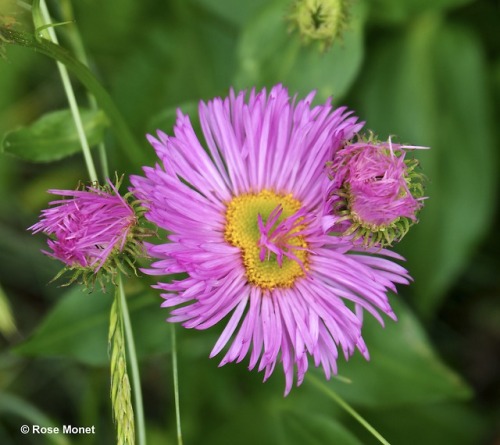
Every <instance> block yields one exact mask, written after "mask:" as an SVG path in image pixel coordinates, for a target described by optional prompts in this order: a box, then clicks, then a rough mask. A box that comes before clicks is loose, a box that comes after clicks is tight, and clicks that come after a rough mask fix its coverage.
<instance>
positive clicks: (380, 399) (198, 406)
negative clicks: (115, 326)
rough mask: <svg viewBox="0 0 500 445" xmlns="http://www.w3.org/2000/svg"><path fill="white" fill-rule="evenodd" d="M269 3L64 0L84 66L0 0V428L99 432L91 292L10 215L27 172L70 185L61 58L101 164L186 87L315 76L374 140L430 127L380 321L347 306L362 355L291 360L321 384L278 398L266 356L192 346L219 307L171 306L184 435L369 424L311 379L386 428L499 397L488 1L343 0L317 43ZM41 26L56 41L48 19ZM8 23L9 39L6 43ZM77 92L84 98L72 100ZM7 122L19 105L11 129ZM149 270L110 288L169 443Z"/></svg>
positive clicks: (170, 409) (102, 316)
mask: <svg viewBox="0 0 500 445" xmlns="http://www.w3.org/2000/svg"><path fill="white" fill-rule="evenodd" d="M67 1H69V0H64V1H61V2H60V5H61V9H60V10H58V9H57V8H54V5H53V4H52V5H51V4H49V7H50V8H51V12H52V13H53V15H54V17H53V19H54V21H55V22H64V21H66V20H68V17H66V16H65V5H66V6H67ZM4 3H5V2H2V0H0V4H1V5H2V6H3V5H4ZM290 3H291V0H290V1H288V0H272V1H266V0H258V1H251V0H245V1H243V0H242V1H237V2H234V1H231V0H220V1H219V0H189V1H186V0H175V1H171V2H157V1H155V0H145V1H143V2H136V1H134V0H108V1H106V2H102V4H100V5H99V7H97V6H96V5H95V3H94V2H91V1H81V2H73V7H74V8H75V14H74V17H75V19H76V21H75V24H73V25H70V26H78V28H79V30H80V32H81V36H82V40H83V43H84V45H85V48H86V49H87V51H88V55H89V59H90V66H91V69H87V68H86V67H85V66H83V65H82V64H80V63H79V62H77V57H75V55H73V54H72V53H71V52H70V51H66V50H64V49H62V48H61V47H57V46H55V45H52V44H50V43H48V42H46V41H44V40H37V39H36V38H35V36H34V35H33V33H32V29H31V28H30V26H29V25H28V23H27V21H26V20H25V16H27V15H28V14H27V13H29V11H27V13H23V12H22V11H17V12H16V11H14V12H12V6H16V7H17V8H18V9H19V6H18V5H19V4H20V3H15V4H14V3H13V2H9V9H8V17H7V19H8V20H6V17H3V16H2V14H3V12H1V11H2V10H3V9H2V7H0V28H1V29H0V46H2V49H6V52H5V54H6V57H7V60H8V62H7V63H6V62H4V61H3V60H2V59H0V65H1V66H0V90H1V91H2V94H0V134H2V135H5V136H4V139H3V142H2V151H3V152H2V153H0V282H1V283H2V287H3V289H4V291H5V294H6V295H8V297H9V303H10V305H11V306H12V311H13V318H14V319H15V320H16V328H17V331H18V333H19V334H14V335H12V336H9V337H5V338H3V337H2V338H0V341H1V342H2V343H1V351H0V391H1V392H0V412H1V416H0V442H2V444H4V443H5V444H6V445H10V444H17V443H21V442H20V441H21V440H22V439H23V438H24V437H23V436H20V433H19V426H20V425H21V424H22V423H24V422H27V423H28V422H32V423H37V424H41V425H45V426H50V425H55V426H57V425H61V424H62V423H64V422H66V421H68V423H69V422H71V423H72V424H75V425H76V424H80V425H85V424H89V423H90V424H92V423H95V424H97V425H98V427H99V435H98V436H97V435H96V436H95V437H78V438H73V437H71V438H68V437H64V436H62V435H59V436H50V437H49V436H46V437H44V440H45V441H46V442H47V443H56V444H61V445H64V444H65V443H69V442H71V443H73V439H74V443H78V444H80V443H81V444H82V445H83V444H92V443H113V441H114V437H115V433H114V425H113V422H112V416H111V413H112V411H111V406H110V401H109V397H108V396H109V390H110V381H109V361H110V357H109V353H108V350H107V333H108V327H109V313H110V308H111V303H112V293H111V292H108V293H103V292H101V291H100V290H99V289H95V290H94V292H92V293H85V292H83V291H82V290H81V289H80V288H78V287H74V288H71V289H69V290H66V289H60V288H57V287H55V286H54V285H47V283H48V282H49V281H50V279H51V278H52V277H53V276H54V274H55V273H56V271H57V270H58V266H57V265H56V262H55V261H51V260H49V259H48V258H46V257H44V256H43V255H42V254H40V252H39V251H40V249H42V248H43V243H42V242H41V238H37V237H32V236H31V235H29V234H28V233H27V231H26V227H28V226H29V225H31V224H33V222H34V221H35V220H36V218H37V215H38V213H39V211H40V208H42V207H44V206H45V205H46V200H47V199H48V196H47V195H46V193H45V190H46V189H47V188H61V185H64V186H65V187H66V188H73V187H74V186H75V185H76V183H77V182H78V180H79V179H85V178H82V177H81V176H79V175H81V173H80V172H81V171H82V169H81V159H80V158H78V157H76V156H69V155H71V154H73V153H76V152H78V151H79V150H80V149H79V144H78V142H76V141H77V138H76V133H75V132H74V130H73V123H72V120H71V118H70V116H69V114H68V112H67V111H62V112H56V113H50V114H46V115H43V113H44V112H45V111H46V110H55V109H62V108H64V107H66V106H67V105H66V99H65V97H64V94H63V93H62V87H61V85H60V83H59V80H58V79H57V76H56V67H55V64H54V63H53V61H54V59H55V60H59V61H61V62H63V63H65V64H66V65H67V66H68V68H69V70H70V71H72V73H73V75H74V76H75V77H74V78H73V79H72V80H73V82H74V86H75V89H76V91H77V97H78V98H79V101H80V104H81V106H82V107H83V108H82V110H83V116H84V122H85V126H86V134H87V137H90V139H91V143H92V144H96V143H97V142H100V141H102V140H103V134H104V130H105V129H107V128H108V127H109V130H110V131H107V136H108V135H109V138H107V139H109V142H110V143H108V140H107V141H106V142H107V143H108V147H107V151H108V153H109V154H110V165H111V167H112V169H113V170H115V169H116V170H118V171H119V172H123V173H125V174H128V173H137V172H138V171H139V170H140V169H141V167H142V165H151V164H152V162H154V161H153V150H152V148H151V147H149V146H148V145H147V144H146V143H145V140H144V138H143V135H144V134H145V133H147V132H154V131H155V130H156V129H157V128H159V129H162V130H163V131H165V132H166V133H168V134H172V128H173V126H174V123H175V115H176V110H177V108H180V109H181V110H182V111H183V112H184V113H187V114H189V115H190V118H191V120H192V122H193V123H194V125H195V127H196V128H197V130H198V131H199V122H198V119H197V116H196V114H197V103H198V101H199V100H200V99H201V100H206V99H209V98H212V97H215V96H225V95H226V93H227V91H228V89H229V88H230V87H234V88H236V89H238V88H251V87H253V86H255V87H257V88H260V87H263V86H265V87H267V88H269V87H271V86H272V85H273V84H275V83H278V82H281V83H283V84H284V85H285V86H286V87H288V88H289V90H290V91H291V92H297V93H298V95H299V96H301V97H303V95H304V94H306V93H308V92H309V91H310V90H313V89H315V90H317V91H318V99H319V100H324V99H325V98H326V97H327V96H329V95H333V97H334V100H335V101H338V100H339V99H341V100H342V101H343V102H345V103H346V104H347V105H348V106H349V107H350V108H352V109H353V110H354V111H355V114H356V115H358V116H360V118H361V119H362V120H365V121H366V122H367V124H366V126H367V128H370V129H372V130H373V131H374V132H375V133H377V135H378V136H379V137H380V138H381V139H385V138H386V137H388V136H389V135H396V138H395V139H394V140H398V141H399V142H404V143H409V144H415V145H427V146H430V147H431V149H430V150H426V151H421V152H419V153H418V156H419V158H420V162H421V164H422V167H423V173H424V175H426V176H427V177H428V182H427V188H426V190H425V194H426V195H427V196H429V199H428V200H427V201H426V203H425V208H424V210H423V211H422V212H421V214H420V219H421V222H420V224H418V225H417V226H415V227H413V228H412V230H410V232H409V235H408V236H407V238H405V240H404V241H403V242H402V243H401V244H400V245H398V249H399V251H400V252H402V253H403V254H404V256H405V257H407V258H408V262H407V264H406V267H407V268H408V270H409V271H410V274H411V275H412V276H413V277H414V278H415V282H414V283H412V284H411V285H410V286H409V288H408V290H406V289H405V290H403V289H399V290H400V292H403V293H404V294H403V296H393V297H391V304H392V305H393V307H394V310H395V313H396V314H397V316H398V318H399V321H398V322H393V321H392V320H387V322H386V327H385V328H382V327H380V326H379V325H378V323H377V322H376V321H375V320H373V319H372V318H371V317H370V316H368V315H367V316H366V320H365V327H364V333H363V334H364V338H365V341H366V343H367V347H368V349H369V352H370V355H371V359H370V361H365V360H364V359H363V358H362V357H361V356H360V354H355V356H354V357H353V358H352V359H351V360H350V361H349V362H345V361H344V359H343V358H342V357H339V362H338V364H339V374H340V377H339V378H332V380H331V381H328V382H327V381H325V380H324V377H323V375H322V373H321V371H320V370H315V369H313V364H312V363H310V368H311V369H310V370H309V371H308V372H309V373H312V374H313V377H314V378H317V379H319V380H321V382H322V384H321V386H322V389H320V390H318V388H317V387H316V386H314V385H313V384H312V382H311V381H310V380H308V378H309V377H311V374H309V375H306V379H305V381H304V383H303V384H302V386H301V387H299V388H294V389H293V390H292V392H291V394H290V395H289V396H288V397H287V398H283V384H284V378H283V375H282V370H281V368H280V367H279V366H278V367H277V369H276V370H275V372H274V374H273V376H272V377H271V378H270V379H269V381H268V382H266V383H264V384H263V383H262V374H260V373H257V372H256V371H252V372H249V371H248V370H247V369H246V365H247V363H248V359H246V360H244V361H243V362H242V363H240V364H231V365H227V366H224V367H221V368H219V367H218V366H217V359H214V360H209V359H208V355H209V353H210V350H211V348H212V347H213V344H214V343H215V341H216V339H217V338H218V335H219V334H220V332H221V330H222V326H215V327H214V328H212V329H210V330H207V331H202V332H200V331H189V330H186V329H182V328H181V327H180V326H179V328H178V329H177V333H178V355H179V379H180V405H181V420H182V425H183V433H184V438H185V443H186V444H187V443H203V444H205V445H211V444H214V445H215V444H217V445H224V444H228V445H229V444H234V443H238V444H241V445H246V444H248V445H250V444H255V443H259V444H260V445H267V444H269V445H275V444H278V445H289V444H292V445H294V444H299V443H300V444H318V445H319V444H330V443H336V444H340V445H343V444H345V445H349V444H352V445H356V444H361V443H362V444H366V445H370V444H375V443H377V442H376V439H374V438H373V437H372V436H371V435H369V433H367V432H366V431H365V430H364V429H363V428H362V427H361V426H360V425H358V423H357V422H356V421H355V420H353V419H352V418H351V417H350V416H349V415H348V414H346V413H345V412H344V411H342V409H341V408H339V406H337V405H336V404H335V402H334V401H333V400H332V399H331V398H330V397H329V395H328V392H329V391H334V392H335V393H336V394H339V395H340V396H341V397H342V398H343V399H344V400H346V401H347V402H348V403H349V404H351V405H352V406H353V407H354V408H355V409H356V410H357V411H358V412H359V413H360V414H361V415H362V416H363V417H364V418H365V419H366V420H367V421H368V422H369V423H370V424H371V425H373V427H374V428H375V429H376V430H377V431H379V432H380V434H381V435H382V436H384V437H385V438H386V439H387V440H388V441H389V442H390V443H392V444H405V445H413V444H415V445H416V444H421V443H425V444H429V445H433V444H447V443H450V444H451V443H453V444H456V445H469V444H473V443H474V444H475V443H486V437H487V435H488V431H489V430H491V426H492V425H493V422H494V420H495V419H494V418H493V415H494V413H495V412H498V409H499V405H498V401H497V400H496V399H495V396H494V394H495V391H497V390H498V386H495V385H498V384H497V383H494V381H495V380H496V379H495V376H496V374H495V369H496V368H495V362H494V360H493V359H492V358H491V355H493V354H494V353H495V352H496V351H497V349H498V348H497V346H496V343H495V341H497V340H495V339H498V323H497V322H496V317H497V314H498V310H495V308H494V306H493V305H494V300H493V297H491V296H495V295H498V289H499V287H498V276H497V275H498V274H497V271H498V267H499V263H498V248H499V247H500V246H499V244H498V237H496V228H497V227H498V221H497V222H496V225H493V224H492V222H493V217H494V211H495V208H497V206H498V202H497V201H498V194H497V193H498V160H499V157H498V144H496V143H495V141H496V138H497V136H500V134H499V132H498V128H496V127H495V126H494V122H496V121H497V120H498V113H499V112H500V109H498V105H495V99H496V102H498V99H499V98H500V60H499V58H498V49H499V48H500V41H499V40H498V32H497V25H498V24H497V20H496V15H495V14H496V12H497V11H496V10H495V8H494V6H492V5H491V4H490V5H488V4H487V3H488V2H471V1H470V0H405V1H401V0H356V1H353V2H352V5H351V13H350V17H349V18H348V21H349V23H348V26H347V29H346V31H345V33H344V36H343V39H342V40H340V41H336V42H334V44H333V46H332V47H331V49H330V50H329V51H327V52H325V53H321V52H320V51H318V49H317V48H315V47H314V46H305V45H303V42H301V40H300V38H299V36H298V35H297V34H296V33H289V29H288V28H289V25H288V24H287V23H286V21H285V17H286V15H287V13H288V12H289V10H290ZM52 8H53V9H52ZM96 8H97V9H96ZM4 11H5V13H6V12H7V9H5V10H4ZM12 19H14V22H13V21H12ZM30 19H31V17H30ZM491 30H493V31H491ZM73 31H74V30H73ZM56 32H57V33H58V35H59V37H60V41H61V45H62V46H63V47H70V46H71V45H70V39H71V33H70V32H69V31H68V30H67V29H66V27H65V26H61V27H58V28H56ZM16 39H17V43H19V44H20V45H24V46H26V47H27V48H16V47H13V46H12V42H13V41H16ZM37 53H38V54H37ZM45 56H49V57H45ZM93 73H97V74H93ZM82 90H83V91H82ZM86 92H90V93H92V94H94V95H95V96H96V99H97V102H98V105H99V107H100V109H101V110H102V112H101V111H97V112H95V111H94V112H92V111H88V110H86V108H85V107H86V105H85V101H84V100H83V99H81V98H83V97H84V96H85V94H84V93H86ZM26 122H34V123H33V124H31V125H30V126H27V127H24V128H21V129H17V130H12V129H13V128H17V127H19V126H21V125H24V124H25V123H26ZM136 140H137V141H141V144H139V143H137V141H136ZM23 160H27V161H30V162H33V161H35V162H43V163H44V164H43V165H41V164H31V163H26V162H23ZM55 160H60V161H59V162H58V163H54V164H53V163H52V161H55ZM62 188H64V187H62ZM485 240H486V244H483V245H481V243H484V242H485ZM478 249H480V250H479V254H478V255H476V256H474V253H475V252H477V251H478ZM149 281H150V280H149V279H147V278H145V277H140V278H136V277H131V278H130V279H129V280H128V282H127V286H128V287H127V288H126V293H127V296H128V298H127V301H128V305H129V309H130V313H131V319H132V327H133V330H134V334H135V340H136V348H137V352H138V354H139V356H140V359H141V362H140V365H141V376H142V387H143V391H144V399H145V405H146V406H145V408H146V414H147V415H146V418H147V435H148V444H149V445H160V444H164V443H175V442H176V439H175V437H176V433H175V416H174V400H173V389H172V369H171V365H170V329H169V326H168V325H167V324H166V323H165V318H167V317H168V310H167V309H161V308H160V307H159V306H160V304H161V301H162V300H161V297H159V295H158V294H159V291H158V290H149V289H148V290H146V289H145V287H146V286H147V284H149ZM145 282H146V284H145ZM0 301H3V300H0ZM403 301H404V303H403ZM5 314H7V312H5ZM5 314H4V317H5ZM467 317H470V319H468V318H467ZM11 321H12V320H11ZM6 326H7V325H6ZM10 326H11V327H12V325H10ZM9 329H10V330H12V329H11V328H8V329H7V330H9ZM490 374H492V375H493V377H491V376H490V377H488V376H489V375H490ZM488 379H489V380H488ZM472 398H475V400H471V399H472ZM478 400H479V402H480V403H477V401H478ZM483 406H484V407H486V408H482V407H483ZM495 410H496V411H495ZM20 422H22V423H20ZM490 436H491V434H490ZM25 439H26V441H27V442H26V443H28V444H30V445H31V444H32V443H33V444H34V443H39V442H35V439H37V438H36V437H35V438H31V437H25ZM23 443H24V442H23Z"/></svg>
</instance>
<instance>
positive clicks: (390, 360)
mask: <svg viewBox="0 0 500 445" xmlns="http://www.w3.org/2000/svg"><path fill="white" fill-rule="evenodd" d="M391 304H392V306H393V308H394V312H395V313H396V315H397V316H398V318H399V320H398V321H397V322H393V321H392V320H389V321H388V322H387V326H386V327H385V329H384V328H382V327H381V326H380V325H379V324H378V322H377V321H376V320H375V319H373V318H372V317H370V316H369V315H366V316H365V321H364V327H363V338H364V339H365V342H366V345H367V347H368V351H369V352H370V360H369V361H366V360H365V359H364V358H362V357H361V355H360V354H359V353H357V354H355V355H354V357H352V358H351V359H350V360H349V361H348V362H345V361H344V360H342V359H339V361H338V365H339V375H341V376H343V377H346V378H348V379H349V380H350V381H351V383H343V382H340V381H338V380H336V379H334V380H332V381H331V382H328V385H331V387H332V389H333V390H334V391H335V392H337V393H338V394H339V395H340V396H342V397H343V398H344V399H345V400H346V401H348V402H349V403H353V404H356V405H359V406H370V407H384V406H386V407H388V406H399V405H409V404H422V403H431V402H439V401H443V400H452V399H462V398H467V397H469V396H470V395H471V392H470V389H469V388H468V386H467V385H466V384H465V383H464V381H463V380H462V379H461V378H460V377H459V376H458V375H457V374H456V373H455V372H454V371H452V370H451V369H450V368H448V367H447V366H446V365H445V364H444V363H443V362H442V361H441V360H440V359H439V358H438V356H437V355H436V353H435V352H434V351H433V349H432V347H431V345H430V343H429V340H428V339H427V337H426V335H425V333H424V332H423V329H422V327H421V326H420V324H419V323H418V321H417V319H416V318H415V317H414V316H413V315H412V314H411V312H410V310H409V309H407V308H406V307H405V306H404V305H403V304H402V303H401V301H400V300H399V298H398V297H396V298H394V299H393V301H392V302H391Z"/></svg>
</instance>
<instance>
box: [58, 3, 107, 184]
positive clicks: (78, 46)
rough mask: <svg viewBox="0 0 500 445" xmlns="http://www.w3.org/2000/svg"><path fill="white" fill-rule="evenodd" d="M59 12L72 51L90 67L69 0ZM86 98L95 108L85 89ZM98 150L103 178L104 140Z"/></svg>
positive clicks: (105, 172)
mask: <svg viewBox="0 0 500 445" xmlns="http://www.w3.org/2000/svg"><path fill="white" fill-rule="evenodd" d="M60 7H61V12H62V16H63V19H64V20H65V21H67V22H70V24H69V25H68V26H67V28H66V29H67V31H68V38H69V42H70V44H71V46H72V48H73V52H74V53H75V56H76V58H77V59H78V60H79V61H80V62H82V63H83V64H84V65H85V66H86V67H87V68H89V67H90V63H89V58H88V56H87V52H86V51H85V47H84V45H83V42H82V38H81V36H80V32H79V31H78V27H77V26H76V24H75V16H74V14H73V7H72V5H71V1H70V0H63V1H61V2H60ZM87 99H88V101H89V105H90V108H91V109H92V110H97V109H98V106H97V101H96V99H95V97H94V95H93V94H92V93H91V92H90V91H87ZM97 148H98V151H99V160H100V163H101V173H102V176H103V178H109V166H108V157H107V155H106V147H105V145H104V142H101V143H99V145H98V146H97Z"/></svg>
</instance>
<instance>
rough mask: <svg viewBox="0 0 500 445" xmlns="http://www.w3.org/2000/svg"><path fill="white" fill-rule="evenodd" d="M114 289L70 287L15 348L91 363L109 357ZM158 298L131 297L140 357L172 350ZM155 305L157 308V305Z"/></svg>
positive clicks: (26, 351) (19, 351) (133, 322)
mask: <svg viewBox="0 0 500 445" xmlns="http://www.w3.org/2000/svg"><path fill="white" fill-rule="evenodd" d="M111 293H112V291H111V290H110V291H109V294H108V293H107V294H103V293H102V292H101V291H99V290H98V289H95V290H94V291H93V292H92V293H86V292H84V291H82V289H81V288H80V287H75V288H74V289H72V290H70V291H69V292H68V293H67V294H66V295H65V296H64V297H63V298H61V300H60V301H59V302H58V303H57V304H56V305H55V307H54V308H53V309H52V310H51V312H50V313H49V314H48V315H47V316H46V317H45V319H44V320H43V321H42V322H41V324H40V326H38V328H37V329H36V330H35V332H34V334H33V335H32V336H31V337H30V338H29V339H28V340H26V341H25V342H23V343H21V344H20V345H18V346H17V347H16V348H14V352H17V353H19V354H24V355H28V356H45V357H48V356H51V357H53V356H59V357H68V358H71V359H74V360H77V361H79V362H81V363H85V364H87V365H92V366H103V365H106V364H107V363H108V362H109V358H108V352H107V347H108V326H109V325H108V323H109V311H110V308H111V301H112V295H111ZM159 303H160V302H159V298H158V297H157V296H153V295H152V294H142V295H136V296H133V297H130V299H129V310H130V316H131V320H132V328H133V330H134V333H135V335H134V338H135V342H136V349H137V352H138V354H139V356H140V357H145V356H148V355H152V354H159V353H165V352H168V350H169V345H170V342H169V329H168V326H166V323H165V321H164V319H165V313H164V312H163V311H161V310H160V308H159ZM155 306H156V307H155ZM144 332H147V335H143V334H142V333H144Z"/></svg>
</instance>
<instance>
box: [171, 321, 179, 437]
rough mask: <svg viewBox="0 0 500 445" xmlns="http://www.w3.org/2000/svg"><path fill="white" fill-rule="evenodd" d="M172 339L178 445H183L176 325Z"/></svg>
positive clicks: (172, 331) (173, 326)
mask: <svg viewBox="0 0 500 445" xmlns="http://www.w3.org/2000/svg"><path fill="white" fill-rule="evenodd" d="M170 331H171V337H172V372H173V375H174V399H175V423H176V425H177V444H178V445H182V431H181V410H180V408H179V375H178V368H177V342H176V339H175V325H174V324H173V323H171V324H170Z"/></svg>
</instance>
